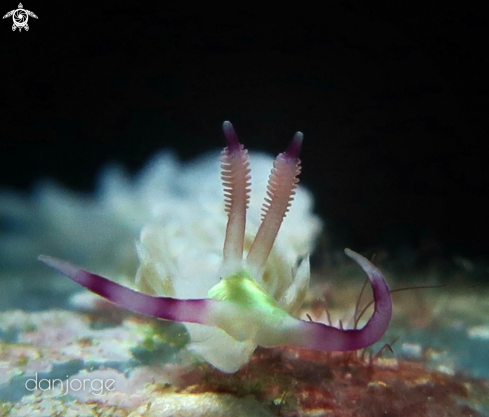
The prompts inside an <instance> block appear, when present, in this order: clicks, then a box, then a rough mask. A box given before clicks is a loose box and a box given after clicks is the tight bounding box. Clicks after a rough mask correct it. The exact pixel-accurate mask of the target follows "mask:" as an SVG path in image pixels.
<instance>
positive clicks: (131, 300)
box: [38, 255, 220, 324]
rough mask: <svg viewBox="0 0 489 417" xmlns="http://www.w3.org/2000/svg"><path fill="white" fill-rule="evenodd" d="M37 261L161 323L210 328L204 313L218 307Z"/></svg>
mask: <svg viewBox="0 0 489 417" xmlns="http://www.w3.org/2000/svg"><path fill="white" fill-rule="evenodd" d="M38 259H39V260H40V261H41V262H44V263H45V264H46V265H48V266H50V267H51V268H54V269H56V270H57V271H59V272H61V273H62V274H64V275H66V276H67V277H69V278H71V279H72V280H73V281H75V282H77V283H78V284H80V285H82V286H83V287H85V288H88V289H89V290H90V291H92V292H94V293H95V294H97V295H100V296H101V297H104V298H106V299H107V300H109V301H112V302H113V303H115V304H117V305H119V306H120V307H124V308H126V309H128V310H131V311H134V312H136V313H141V314H146V315H148V316H152V317H157V318H160V319H165V320H172V321H180V322H187V323H200V324H210V323H209V322H208V320H207V313H208V311H209V309H210V307H211V306H212V304H215V303H220V302H219V301H217V300H210V299H196V300H180V299H177V298H170V297H155V296H152V295H148V294H144V293H142V292H139V291H135V290H133V289H131V288H128V287H125V286H123V285H121V284H118V283H116V282H114V281H111V280H110V279H107V278H105V277H103V276H101V275H97V274H93V273H92V272H88V271H85V270H84V269H81V268H79V267H77V266H75V265H73V264H71V263H70V262H66V261H62V260H61V259H56V258H53V257H51V256H46V255H40V256H39V258H38Z"/></svg>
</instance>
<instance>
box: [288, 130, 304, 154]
mask: <svg viewBox="0 0 489 417" xmlns="http://www.w3.org/2000/svg"><path fill="white" fill-rule="evenodd" d="M303 139H304V134H303V133H302V132H296V134H295V135H294V138H293V139H292V142H290V145H289V147H288V148H287V150H286V151H285V152H284V156H285V157H286V158H290V159H294V160H297V159H299V155H300V152H301V148H302V140H303Z"/></svg>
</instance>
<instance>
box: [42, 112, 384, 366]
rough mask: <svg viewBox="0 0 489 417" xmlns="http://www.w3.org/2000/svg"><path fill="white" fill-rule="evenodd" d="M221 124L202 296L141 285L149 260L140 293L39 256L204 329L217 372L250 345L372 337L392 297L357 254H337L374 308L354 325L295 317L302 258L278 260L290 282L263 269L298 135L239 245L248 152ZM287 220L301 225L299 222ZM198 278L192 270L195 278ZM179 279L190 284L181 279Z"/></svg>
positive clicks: (106, 290) (285, 203)
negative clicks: (217, 250)
mask: <svg viewBox="0 0 489 417" xmlns="http://www.w3.org/2000/svg"><path fill="white" fill-rule="evenodd" d="M223 130H224V134H225V137H226V141H227V147H226V148H224V150H223V151H222V153H221V168H222V171H221V179H222V183H223V186H224V205H225V211H226V213H227V226H226V232H225V237H224V247H223V252H222V263H221V268H220V269H219V271H216V274H218V280H217V283H215V284H213V286H212V287H210V288H209V289H208V292H207V297H206V298H192V299H180V298H176V297H174V296H171V295H173V294H174V291H173V288H172V283H171V282H169V281H168V279H166V278H164V277H162V280H163V281H165V282H164V283H163V284H161V288H162V289H161V291H157V290H156V289H155V286H153V288H149V287H148V285H145V284H147V282H145V277H144V275H145V274H146V275H147V274H150V275H151V274H152V275H156V276H158V271H157V270H156V269H157V268H155V267H154V266H151V267H150V268H149V269H150V270H151V269H152V270H151V271H149V272H148V270H147V269H148V268H146V269H145V267H144V265H142V266H140V270H139V271H138V276H137V280H139V281H140V282H139V283H140V285H139V288H140V289H142V290H143V291H136V290H134V289H132V288H129V287H126V286H123V285H121V284H119V283H117V282H114V281H112V280H110V279H107V278H105V277H103V276H100V275H97V274H94V273H91V272H88V271H86V270H84V269H82V268H80V267H77V266H75V265H73V264H71V263H69V262H66V261H63V260H60V259H56V258H53V257H50V256H45V255H41V256H40V257H39V259H40V260H41V261H42V262H44V263H45V264H47V265H48V266H50V267H52V268H54V269H55V270H57V271H59V272H60V273H62V274H64V275H67V276H68V277H69V278H71V279H72V280H73V281H75V282H77V283H78V284H80V285H82V286H83V287H86V288H88V289H89V290H90V291H92V292H94V293H95V294H98V295H99V296H102V297H104V298H106V299H107V300H109V301H111V302H113V303H115V304H117V305H119V306H121V307H123V308H126V309H128V310H131V311H133V312H136V313H141V314H145V315H148V316H152V317H156V318H160V319H164V320H171V321H176V322H182V323H184V324H186V326H187V328H188V329H189V331H190V333H191V335H192V333H198V332H199V330H198V329H199V328H205V329H207V330H208V331H207V330H206V331H207V332H206V333H205V335H204V336H203V337H201V341H202V344H203V345H205V343H207V344H208V345H209V346H208V347H207V348H203V349H201V350H200V352H199V353H200V354H201V355H202V356H203V357H204V359H206V360H207V361H208V362H210V363H211V364H213V365H214V366H216V367H217V368H219V369H221V370H223V371H225V372H235V371H236V370H237V369H239V367H240V366H241V365H243V364H244V363H246V362H247V360H249V357H250V356H251V354H252V352H253V350H254V349H255V348H256V346H263V347H274V346H294V347H299V348H307V349H315V350H323V351H349V350H356V349H361V348H364V347H367V346H370V345H372V344H373V343H375V342H377V341H378V340H379V339H380V338H381V337H382V336H383V335H384V333H385V331H386V330H387V328H388V326H389V323H390V319H391V315H392V302H391V297H390V293H389V288H388V286H387V283H386V281H385V278H384V276H383V274H382V273H381V272H380V271H379V269H377V268H376V267H375V266H374V265H373V264H372V263H371V262H370V261H368V260H367V259H365V258H364V257H363V256H361V255H359V254H358V253H355V252H353V251H351V250H349V249H345V253H346V254H347V255H348V256H349V257H350V258H352V259H353V260H354V261H355V262H357V263H358V264H359V265H360V267H361V268H362V269H363V270H364V271H365V273H366V274H367V276H368V279H369V281H370V285H371V287H372V292H373V298H374V311H373V314H372V316H371V317H370V319H369V320H368V321H367V323H366V324H365V325H364V327H363V328H361V329H356V328H355V329H340V328H336V327H333V326H331V325H326V324H323V323H317V322H313V321H305V320H300V319H299V318H297V317H296V315H297V312H298V310H299V308H300V307H301V304H302V302H303V300H304V297H305V293H306V290H307V287H308V285H309V276H310V271H309V258H308V257H307V256H303V257H301V259H300V260H297V261H298V265H295V264H293V265H285V266H282V267H283V268H285V270H287V269H289V270H290V271H293V272H292V278H291V280H290V282H288V283H286V284H282V285H280V283H277V282H276V280H271V279H270V278H269V275H267V274H266V273H265V270H266V266H267V260H268V259H269V257H270V256H271V255H270V254H271V252H272V251H273V245H274V242H275V240H276V238H277V234H278V233H279V229H280V226H281V224H282V221H283V219H284V218H285V216H286V213H287V212H288V210H289V207H290V205H291V203H292V200H293V197H294V194H295V189H296V187H297V184H298V181H299V180H298V176H299V173H300V170H301V165H300V159H299V152H300V149H301V144H302V138H303V135H302V133H301V132H297V133H296V134H295V135H294V138H293V140H292V142H291V144H290V145H289V147H288V149H287V150H286V151H285V152H283V153H281V154H279V155H278V156H277V158H276V159H275V161H274V164H273V168H272V170H271V173H270V176H269V179H268V186H267V191H266V197H265V202H264V204H263V206H262V221H261V224H260V226H259V228H258V230H257V232H256V236H255V237H254V240H253V241H252V243H251V244H247V243H246V242H247V240H246V236H247V235H246V212H247V208H248V204H249V197H250V187H251V170H250V163H249V160H248V159H249V158H248V152H247V150H246V149H245V148H244V146H243V145H242V144H241V143H240V142H239V141H238V138H237V135H236V132H235V130H234V128H233V126H232V125H231V123H230V122H224V124H223ZM294 226H295V227H298V228H300V227H301V225H300V224H297V225H294ZM145 233H146V235H145ZM148 233H151V232H147V231H146V232H145V229H143V232H142V237H141V241H140V242H139V246H138V253H139V255H140V259H142V260H143V261H144V258H145V257H148V256H150V255H149V254H148V253H147V251H146V249H145V248H144V247H143V245H142V243H141V242H144V240H145V239H149V238H148V236H147V234H148ZM145 236H146V237H145ZM153 237H154V236H153ZM243 255H245V256H243ZM143 264H144V262H143ZM198 279H199V277H198V276H196V277H195V280H196V281H198ZM187 285H193V284H192V283H190V282H189V283H187ZM145 289H147V291H144V290H145ZM149 292H152V293H153V294H149ZM161 293H163V294H161ZM155 294H156V295H155ZM161 295H164V296H161ZM200 325H203V326H200ZM192 326H199V327H197V328H196V327H192ZM228 348H229V349H228ZM197 350H198V349H197ZM226 350H229V352H227V351H226Z"/></svg>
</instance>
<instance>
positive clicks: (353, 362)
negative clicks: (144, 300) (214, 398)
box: [185, 348, 489, 417]
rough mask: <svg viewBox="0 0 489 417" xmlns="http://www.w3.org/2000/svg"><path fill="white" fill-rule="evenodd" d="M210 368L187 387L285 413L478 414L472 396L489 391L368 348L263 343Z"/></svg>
mask: <svg viewBox="0 0 489 417" xmlns="http://www.w3.org/2000/svg"><path fill="white" fill-rule="evenodd" d="M202 371H203V377H202V381H200V382H199V383H198V384H197V385H193V386H190V387H188V388H186V389H185V392H187V393H192V394H195V393H204V392H215V393H226V394H232V395H236V396H238V397H247V396H253V397H255V398H256V399H257V400H258V401H260V402H261V403H264V404H266V405H268V406H269V408H270V410H271V412H272V413H273V414H274V415H276V416H283V417H299V416H328V417H354V416H355V417H376V416H389V417H405V416H416V417H451V416H453V417H464V416H472V417H477V416H482V414H480V413H479V412H478V411H477V410H475V409H474V408H473V407H474V404H472V403H473V402H474V401H477V400H478V399H480V398H484V396H487V395H488V394H489V387H488V385H487V381H484V380H479V379H475V378H471V377H468V376H465V375H463V374H455V375H448V374H444V373H441V372H438V371H434V370H429V369H427V368H426V367H424V366H423V364H421V363H416V362H408V361H401V360H397V359H386V358H377V359H372V357H371V356H368V357H367V355H364V354H363V352H362V351H356V352H344V353H343V352H320V351H313V350H305V349H294V348H283V349H281V348H274V349H263V348H258V349H257V350H256V351H255V353H254V354H253V356H252V358H251V361H250V363H248V364H247V365H245V366H243V367H242V368H241V369H240V370H239V371H238V372H237V373H235V374H224V373H222V372H219V371H217V370H215V369H213V368H211V367H207V366H204V367H203V368H202Z"/></svg>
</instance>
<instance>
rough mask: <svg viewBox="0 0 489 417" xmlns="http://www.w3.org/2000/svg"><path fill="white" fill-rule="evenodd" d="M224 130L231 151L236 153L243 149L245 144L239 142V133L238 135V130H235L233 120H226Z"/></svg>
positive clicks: (223, 125)
mask: <svg viewBox="0 0 489 417" xmlns="http://www.w3.org/2000/svg"><path fill="white" fill-rule="evenodd" d="M222 130H223V131H224V136H225V137H226V143H227V147H228V150H229V152H230V153H235V152H238V151H240V150H241V149H243V146H242V145H241V144H240V143H239V140H238V135H236V131H235V130H234V127H233V125H232V124H231V122H229V121H227V120H226V121H225V122H224V123H223V124H222Z"/></svg>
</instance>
